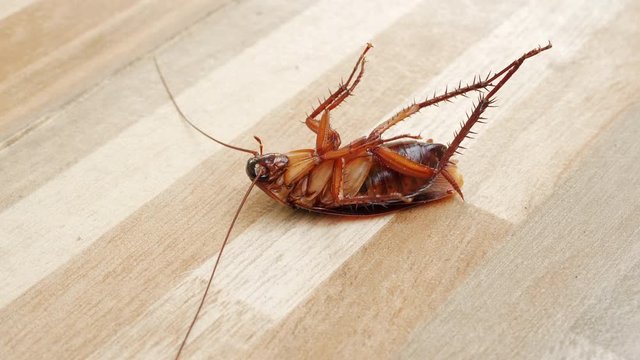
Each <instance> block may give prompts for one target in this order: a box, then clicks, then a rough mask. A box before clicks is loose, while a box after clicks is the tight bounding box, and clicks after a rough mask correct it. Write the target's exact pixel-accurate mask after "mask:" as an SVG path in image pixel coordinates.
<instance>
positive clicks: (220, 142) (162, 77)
mask: <svg viewBox="0 0 640 360" xmlns="http://www.w3.org/2000/svg"><path fill="white" fill-rule="evenodd" d="M153 62H154V63H155V64H156V70H158V75H160V80H162V85H163V86H164V89H165V90H166V91H167V94H168V95H169V98H170V99H171V102H172V103H173V106H174V107H175V108H176V110H177V111H178V114H180V116H181V117H182V119H184V121H186V122H187V124H189V125H191V127H192V128H194V129H196V130H197V131H198V132H199V133H200V134H202V135H204V136H206V137H207V138H209V139H211V140H213V141H215V142H217V143H218V144H220V145H222V146H226V147H228V148H230V149H233V150H238V151H244V152H246V153H249V154H252V155H253V156H258V152H257V151H255V150H248V149H243V148H241V147H237V146H233V145H229V144H226V143H223V142H222V141H220V140H218V139H216V138H214V137H213V136H211V135H209V134H207V133H206V132H204V131H202V130H201V129H200V128H199V127H197V126H196V125H195V124H194V123H192V122H191V120H189V118H188V117H187V116H186V115H185V114H184V113H183V112H182V110H180V107H179V106H178V103H177V102H176V99H175V98H174V97H173V94H172V93H171V90H169V85H167V80H166V79H165V78H164V75H163V74H162V71H161V70H160V65H158V59H157V58H156V57H155V56H154V57H153Z"/></svg>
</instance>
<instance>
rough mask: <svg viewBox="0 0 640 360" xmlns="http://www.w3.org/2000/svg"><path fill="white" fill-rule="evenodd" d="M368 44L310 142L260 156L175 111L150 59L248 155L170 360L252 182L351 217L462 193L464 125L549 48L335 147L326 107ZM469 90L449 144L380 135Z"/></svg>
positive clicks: (357, 70) (351, 81)
mask: <svg viewBox="0 0 640 360" xmlns="http://www.w3.org/2000/svg"><path fill="white" fill-rule="evenodd" d="M371 48H372V45H371V44H367V45H366V47H365V49H364V50H363V51H362V53H361V54H360V57H359V58H358V60H357V62H356V64H355V66H354V67H353V69H352V71H351V73H350V74H349V77H348V78H347V80H346V81H344V82H342V83H341V84H340V86H339V87H338V89H337V90H336V91H335V92H333V93H330V95H329V97H327V98H326V99H325V100H324V101H321V102H320V104H319V106H318V107H317V108H315V109H313V111H312V112H311V113H310V114H309V115H308V116H307V118H306V120H305V124H306V126H307V127H308V128H309V129H310V130H311V131H312V132H314V133H315V134H316V143H315V147H314V148H311V149H299V150H293V151H289V152H286V153H282V154H280V153H268V154H264V153H263V151H262V150H263V146H262V141H261V140H260V138H258V137H254V138H255V140H256V141H257V142H258V144H259V151H255V150H250V149H244V148H240V147H237V146H233V145H230V144H227V143H224V142H222V141H220V140H217V139H215V138H214V137H212V136H211V135H209V134H207V133H205V132H204V131H203V130H201V129H200V128H198V127H197V126H196V125H195V124H194V123H193V122H192V121H191V120H189V118H188V117H187V116H186V115H185V114H184V113H183V112H182V110H180V107H179V106H178V103H177V102H176V100H175V97H174V96H173V94H172V93H171V90H170V89H169V86H168V85H167V82H166V79H165V78H164V75H163V74H162V71H161V70H160V66H159V65H158V61H157V59H156V58H154V61H155V65H156V69H157V71H158V74H159V76H160V79H161V80H162V84H163V86H164V88H165V90H166V91H167V94H168V95H169V98H170V99H171V102H172V103H173V105H174V107H175V108H176V110H177V112H178V114H179V115H180V116H181V117H182V118H183V119H184V121H186V122H187V123H188V124H189V125H190V126H191V127H193V128H194V129H195V130H197V131H198V132H200V133H201V134H202V135H204V136H206V137H207V138H209V139H211V140H213V141H215V142H216V143H218V144H220V145H223V146H225V147H228V148H230V149H233V150H237V151H242V152H246V153H249V154H251V155H252V157H251V158H250V159H249V160H248V161H247V166H246V172H247V175H248V176H249V178H250V179H251V185H250V186H249V188H248V189H247V191H246V192H245V194H244V196H243V198H242V201H241V202H240V205H239V206H238V209H237V210H236V212H235V214H234V216H233V220H232V221H231V224H230V226H229V228H228V229H227V233H226V235H225V238H224V241H223V243H222V246H221V248H220V252H219V253H218V256H217V258H216V261H215V264H214V266H213V269H212V271H211V273H210V276H209V281H208V283H207V287H206V289H205V291H204V293H203V295H202V298H201V301H200V304H199V306H198V309H197V310H196V313H195V315H194V317H193V320H192V321H191V324H190V325H189V328H188V329H187V332H186V333H185V336H184V338H183V340H182V343H181V344H180V348H179V349H178V352H177V354H176V359H177V358H179V357H180V354H181V353H182V351H183V349H184V346H185V344H186V342H187V340H188V338H189V334H190V333H191V331H192V329H193V326H194V324H195V322H196V320H197V318H198V315H199V314H200V311H201V310H202V306H203V304H204V301H205V299H206V297H207V294H208V291H209V288H210V287H211V283H212V281H213V277H214V274H215V273H216V270H217V268H218V265H219V263H220V259H221V256H222V253H223V251H224V248H225V246H226V244H227V242H228V240H229V236H230V234H231V230H232V229H233V226H234V224H235V222H236V220H237V218H238V215H239V214H240V211H241V209H242V207H243V206H244V204H245V202H246V200H247V197H248V196H249V193H250V192H251V190H252V189H253V187H254V186H258V187H259V188H260V189H262V191H264V192H265V193H266V194H267V195H269V196H270V197H272V198H273V199H275V200H276V201H278V202H280V203H282V204H284V205H288V206H292V207H294V208H300V209H306V210H310V211H313V212H318V213H324V214H334V215H351V216H366V215H376V214H383V213H387V212H390V211H395V210H398V209H402V208H407V207H410V206H415V205H419V204H423V203H427V202H430V201H434V200H439V199H443V198H446V197H449V196H451V195H453V194H454V193H457V194H459V195H460V197H461V198H463V194H462V190H461V187H462V185H463V180H462V175H461V174H460V173H459V172H458V169H457V167H456V164H455V161H453V159H452V157H453V156H454V155H455V154H460V152H459V150H460V149H464V148H463V147H462V146H461V143H462V141H463V140H464V139H466V138H470V137H471V135H473V134H475V132H473V131H472V130H471V129H472V127H473V126H474V125H475V124H477V123H484V120H486V119H485V118H484V117H483V116H482V115H483V113H484V112H485V110H486V109H487V108H489V107H492V104H493V103H494V102H495V99H494V96H495V94H496V93H497V92H498V91H499V90H500V88H502V86H503V85H504V84H505V83H506V82H507V81H508V80H509V79H510V78H511V76H513V74H514V73H515V72H516V71H517V70H518V69H519V68H520V66H521V65H522V63H523V62H524V61H525V60H526V59H528V58H530V57H532V56H535V55H537V54H538V53H540V52H542V51H545V50H547V49H550V48H551V43H550V42H549V44H548V45H546V46H544V47H540V46H538V47H537V48H535V49H533V50H531V51H529V52H527V53H525V54H524V55H522V56H521V57H520V58H518V59H517V60H515V61H513V62H512V63H511V64H509V65H508V66H507V67H505V68H504V69H502V70H501V71H499V72H497V73H495V74H493V75H491V74H488V75H487V76H486V78H484V79H482V78H480V77H477V78H475V77H474V79H473V82H472V83H471V84H467V85H465V86H462V83H459V84H458V86H457V87H456V88H455V89H453V90H450V91H449V90H448V89H446V90H445V91H444V93H443V94H441V95H437V96H436V95H435V93H434V96H433V97H432V98H430V99H426V100H424V101H422V102H414V103H412V104H411V105H409V106H407V107H405V108H403V109H402V110H400V111H399V112H398V113H396V114H395V115H393V116H392V117H391V118H389V119H388V120H386V121H384V122H382V123H381V124H380V125H378V126H377V127H375V128H374V129H373V130H372V131H371V133H370V134H369V135H368V136H363V137H361V138H359V139H356V140H354V141H352V142H350V143H349V144H347V145H345V146H340V145H341V140H340V134H339V133H338V132H337V131H336V130H334V129H333V128H332V127H331V124H330V113H331V111H332V110H333V109H335V108H336V107H337V106H338V105H340V104H341V103H342V102H343V101H344V100H345V99H346V98H347V97H349V96H350V95H351V94H352V93H353V91H354V90H355V88H356V87H357V85H358V84H359V83H360V80H362V76H363V74H364V69H365V63H366V60H365V56H366V54H367V52H368V51H369V50H370V49H371ZM496 81H497V82H496ZM494 82H496V83H495V84H494ZM473 91H476V92H478V93H479V97H478V101H477V103H476V104H475V105H474V108H473V111H472V112H471V114H469V115H468V117H467V120H466V121H464V122H462V124H461V127H460V130H458V131H457V132H456V133H455V134H454V138H453V141H452V142H451V143H450V144H448V145H443V144H436V143H433V142H432V141H430V140H428V141H423V140H422V138H421V137H420V136H415V135H409V134H404V135H399V136H394V137H391V138H387V139H383V138H382V135H383V134H384V133H385V132H386V131H387V130H388V129H389V128H391V127H393V126H394V125H396V124H398V123H399V122H401V121H403V120H405V119H407V118H408V117H410V116H411V115H413V114H415V113H417V112H418V111H420V110H421V109H423V108H425V107H428V106H431V105H436V104H438V103H440V102H443V101H451V99H453V98H455V97H457V96H465V97H466V96H467V93H469V92H473ZM318 117H320V118H319V119H318Z"/></svg>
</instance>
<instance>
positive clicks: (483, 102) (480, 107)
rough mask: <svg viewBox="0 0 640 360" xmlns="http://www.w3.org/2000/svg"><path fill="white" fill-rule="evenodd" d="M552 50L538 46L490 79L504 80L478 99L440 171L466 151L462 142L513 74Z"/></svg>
mask: <svg viewBox="0 0 640 360" xmlns="http://www.w3.org/2000/svg"><path fill="white" fill-rule="evenodd" d="M550 48H551V43H549V44H548V45H547V46H544V47H540V46H538V47H537V48H535V49H533V50H531V51H529V52H527V53H525V54H524V55H522V56H521V57H520V58H518V59H517V60H515V61H514V62H512V63H511V64H510V65H509V66H507V67H505V68H504V69H502V70H501V71H499V72H498V73H496V74H495V75H494V76H493V77H492V78H491V79H490V80H491V81H494V80H496V79H497V78H499V77H502V79H500V81H499V82H498V83H497V84H496V85H495V86H493V87H492V88H491V90H490V91H489V92H488V93H487V94H486V95H484V94H482V95H480V98H479V99H478V104H477V105H476V106H475V107H474V109H473V112H472V113H471V115H469V117H468V118H467V121H465V122H464V123H463V124H462V126H461V128H460V131H458V132H457V133H455V135H454V138H453V141H452V142H451V144H449V146H448V147H447V150H446V151H445V153H444V155H443V156H442V159H441V160H440V165H439V166H438V171H442V170H443V169H445V168H446V166H447V165H449V163H450V162H449V159H451V157H452V156H453V155H454V154H455V153H459V152H458V149H464V148H463V147H462V146H461V145H460V144H461V143H462V141H463V140H464V139H466V138H467V137H470V136H469V135H470V134H475V133H474V132H473V131H471V128H473V126H474V125H475V124H476V123H481V124H482V123H483V121H484V120H485V118H483V117H482V114H483V113H484V112H485V110H487V108H489V107H491V104H493V103H494V102H495V99H494V98H493V97H494V96H495V95H496V94H497V93H498V91H499V90H500V89H501V88H502V86H504V84H506V83H507V81H509V79H510V78H511V77H512V76H513V74H515V73H516V71H518V69H519V68H520V66H521V65H522V64H523V63H524V61H525V60H526V59H528V58H530V57H532V56H535V55H537V54H539V53H541V52H543V51H545V50H548V49H550Z"/></svg>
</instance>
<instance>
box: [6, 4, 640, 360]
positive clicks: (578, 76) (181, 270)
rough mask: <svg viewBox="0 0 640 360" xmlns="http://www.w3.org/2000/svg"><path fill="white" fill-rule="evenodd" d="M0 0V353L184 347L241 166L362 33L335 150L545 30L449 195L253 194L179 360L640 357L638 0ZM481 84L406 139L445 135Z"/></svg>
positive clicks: (330, 77)
mask: <svg viewBox="0 0 640 360" xmlns="http://www.w3.org/2000/svg"><path fill="white" fill-rule="evenodd" d="M397 3H398V4H397V5H394V6H389V5H388V4H389V2H386V1H381V0H354V1H348V2H347V1H344V2H341V1H336V0H320V1H311V0H302V1H295V2H293V1H284V0H275V1H269V2H264V1H260V0H239V1H231V0H213V1H204V0H186V1H183V2H181V5H180V6H178V7H176V2H174V1H169V0H156V1H149V0H133V1H132V0H102V1H98V0H92V1H82V2H79V1H68V0H4V1H2V2H1V3H0V54H2V55H1V61H0V289H1V290H0V357H2V358H5V359H31V358H33V359H35V358H38V359H41V358H56V359H62V358H65V359H85V358H90V359H115V358H149V359H155V358H171V357H173V356H174V355H175V352H176V350H177V348H178V346H179V344H180V341H181V340H182V336H183V335H184V333H185V331H186V329H187V327H188V324H189V322H190V320H191V317H192V316H193V313H194V311H195V309H196V307H197V303H198V301H199V298H200V296H201V294H202V292H203V290H204V287H205V282H206V279H207V277H208V275H209V271H210V268H211V266H212V264H213V259H214V258H215V256H216V255H217V253H218V251H219V248H220V245H221V242H222V240H223V238H224V233H225V231H226V229H227V227H228V224H229V222H230V221H231V217H232V215H233V212H234V210H235V208H236V207H237V205H238V203H239V201H240V199H241V197H242V193H243V192H244V191H245V189H246V188H247V187H248V185H249V181H248V179H247V177H246V175H245V173H244V166H245V162H246V160H247V156H246V154H243V153H237V152H233V151H230V150H229V149H226V148H223V147H221V146H218V145H216V144H214V143H212V142H211V141H208V140H207V139H205V138H203V137H202V136H200V135H199V134H197V133H195V132H194V131H193V130H192V129H190V128H189V127H187V126H186V125H185V123H184V122H183V121H181V120H180V118H179V117H178V115H177V114H176V112H175V110H174V109H173V108H172V107H171V105H170V103H169V101H168V98H167V95H166V93H165V91H164V89H163V88H162V85H161V83H160V80H159V77H158V74H157V73H156V70H155V67H154V65H153V56H154V55H155V56H157V58H158V61H159V63H160V64H161V66H162V68H163V71H164V74H165V76H166V78H167V81H168V82H169V84H170V87H171V88H172V90H173V91H174V93H175V94H176V95H177V100H178V102H179V103H180V104H181V107H182V109H183V110H184V111H185V112H186V113H187V114H189V115H190V116H191V118H192V119H193V120H194V121H195V122H196V123H198V124H199V125H200V126H201V127H202V128H204V129H206V131H208V132H210V133H212V134H215V136H217V137H219V138H220V139H223V140H226V141H229V142H230V143H233V144H236V145H238V146H243V147H252V148H254V147H256V146H257V145H256V144H255V141H254V140H253V138H252V137H253V135H259V136H260V137H261V138H262V139H263V141H264V143H265V150H266V151H268V152H284V151H287V150H290V149H296V148H307V147H311V146H313V144H314V138H313V136H312V135H313V134H312V133H311V132H310V131H309V130H308V129H306V127H305V126H304V124H302V123H301V121H302V120H303V119H304V116H305V113H306V112H309V111H310V110H311V108H312V107H313V106H314V105H315V103H316V99H317V98H319V97H324V96H326V95H327V94H328V91H329V90H328V89H335V88H336V86H337V84H338V82H339V81H340V79H341V77H346V76H347V75H348V72H349V71H350V69H351V66H352V64H353V63H354V61H355V59H356V57H357V55H358V54H359V52H360V51H361V50H362V48H363V46H364V44H365V43H366V42H371V43H373V44H374V46H375V48H374V49H373V50H372V51H371V53H370V56H369V58H368V60H369V62H368V65H367V66H368V68H367V73H366V74H365V78H364V80H363V82H362V84H361V85H360V87H359V88H358V89H357V94H356V96H354V97H353V98H351V99H350V100H349V101H348V103H347V104H346V105H344V106H341V107H340V108H339V109H337V110H336V111H335V112H334V113H333V124H334V126H335V127H336V128H337V129H338V130H339V131H340V132H341V135H342V138H343V141H344V142H347V141H349V140H350V139H352V138H354V137H356V136H359V135H362V134H364V133H366V132H367V130H369V129H370V128H372V127H373V126H375V125H376V124H377V123H378V122H380V121H382V120H384V119H385V118H386V117H387V116H389V115H390V114H392V113H394V111H396V110H398V108H399V107H401V106H403V105H406V104H407V103H409V102H410V101H412V100H413V99H421V98H424V97H425V96H427V95H431V94H432V93H433V92H434V91H436V92H442V91H444V89H445V86H449V88H451V86H455V85H457V84H458V81H460V80H462V82H463V83H464V82H469V81H471V80H472V79H473V77H474V75H478V74H482V75H485V74H486V73H487V72H488V71H489V70H498V69H500V68H501V67H503V66H505V65H506V64H508V63H509V62H510V61H512V60H513V59H515V58H516V57H518V56H520V55H521V54H522V53H524V52H525V51H527V50H529V49H531V48H534V47H535V46H537V45H538V44H541V45H544V44H546V43H547V41H548V40H550V41H551V42H552V43H553V45H554V47H553V49H551V50H550V51H548V52H545V53H543V54H541V55H539V56H537V57H535V58H533V59H531V60H530V61H527V62H525V64H524V65H523V66H522V68H521V70H519V71H518V73H517V74H516V75H515V76H514V77H513V78H512V80H511V81H510V82H509V83H508V84H507V85H506V87H505V88H504V90H503V91H501V92H500V94H499V102H498V105H499V107H497V108H495V109H490V110H489V111H488V113H487V115H488V117H489V121H488V124H487V125H483V126H481V127H479V128H478V132H479V134H478V136H477V139H476V140H473V141H469V142H468V143H466V146H467V147H468V148H469V150H467V151H465V154H464V155H463V156H461V157H459V166H460V168H461V170H462V172H463V174H464V175H465V186H464V192H465V200H466V201H464V202H463V201H461V200H460V199H459V198H456V199H452V200H447V201H442V202H439V203H436V204H433V205H429V206H422V207H418V208H414V209H412V210H409V211H404V212H399V213H395V214H392V215H387V216H383V217H377V218H370V219H362V220H353V219H343V218H336V217H323V216H318V215H313V214H309V213H305V212H300V211H294V210H291V209H288V208H285V207H283V206H281V205H278V204H277V203H275V202H274V201H272V200H271V199H270V198H269V197H268V196H266V195H265V194H263V193H261V192H259V191H255V192H254V193H252V194H251V195H250V197H249V200H248V204H247V206H246V208H245V210H244V211H243V212H242V214H241V215H240V220H239V222H238V224H237V225H236V228H235V229H234V233H233V235H232V238H231V241H230V244H229V246H228V248H227V251H226V252H225V256H223V258H222V263H221V267H220V269H219V273H218V274H217V275H216V279H215V282H214V286H213V288H212V292H211V293H210V296H209V297H208V299H207V302H206V304H205V307H204V310H203V313H202V314H201V317H200V319H199V321H198V323H197V324H196V327H195V329H194V333H193V334H192V338H191V339H190V341H189V342H188V343H187V347H186V349H185V353H184V355H185V357H186V358H194V359H200V358H216V359H236V358H254V359H264V358H268V359H282V358H310V359H311V358H312V359H316V358H321V359H322V358H339V359H353V358H360V359H364V358H383V359H384V358H411V359H424V358H441V359H478V358H501V359H510V358H522V359H539V358H549V359H585V358H598V359H601V358H602V359H637V358H640V300H639V299H640V282H639V281H638V279H639V278H640V161H638V160H639V159H640V141H638V138H639V137H640V95H639V94H640V71H639V70H640V51H639V50H640V23H639V22H638V21H637V20H638V18H639V17H640V3H638V2H637V1H632V0H613V1H606V2H605V1H595V2H591V3H589V4H583V3H581V4H579V3H578V2H577V1H566V2H556V1H542V2H540V1H529V2H528V1H511V2H508V3H502V4H496V3H495V2H493V1H488V0H479V1H474V2H469V1H450V2H441V1H421V0H407V1H402V2H397ZM472 101H473V98H472V99H463V98H461V99H458V100H457V101H456V102H455V103H453V104H446V105H443V106H440V107H438V108H436V107H434V108H429V109H427V110H425V111H422V112H421V113H420V114H419V115H417V116H415V117H414V118H412V119H411V120H410V121H407V122H406V123H404V124H402V125H401V126H398V128H397V129H395V132H394V133H395V134H400V133H406V132H410V133H416V134H417V133H421V134H422V135H423V136H424V137H425V138H428V137H432V138H434V139H435V140H436V141H438V142H444V143H446V142H447V141H450V140H451V139H452V134H453V131H454V130H455V129H456V128H457V126H458V123H459V121H461V120H463V119H464V118H465V111H469V110H470V109H471V106H472Z"/></svg>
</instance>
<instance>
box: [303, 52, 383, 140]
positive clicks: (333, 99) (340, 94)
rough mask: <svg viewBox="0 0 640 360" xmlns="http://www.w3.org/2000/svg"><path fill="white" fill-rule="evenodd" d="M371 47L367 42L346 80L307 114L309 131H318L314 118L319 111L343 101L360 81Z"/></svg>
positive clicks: (318, 124) (331, 107)
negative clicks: (356, 74) (366, 56)
mask: <svg viewBox="0 0 640 360" xmlns="http://www.w3.org/2000/svg"><path fill="white" fill-rule="evenodd" d="M372 47H373V45H371V44H369V43H367V46H366V47H365V48H364V50H363V51H362V54H360V57H359V58H358V61H356V64H355V65H354V67H353V70H351V74H350V75H349V77H348V78H347V81H346V82H344V83H342V84H340V86H339V87H338V90H336V91H335V92H334V93H332V94H331V95H329V97H328V98H326V99H325V100H324V101H323V102H322V103H320V105H319V106H318V107H317V108H315V109H314V110H313V111H312V112H311V114H310V115H309V116H307V119H306V120H305V123H306V124H307V127H308V128H309V129H310V130H311V131H313V132H314V133H318V127H319V126H320V121H318V120H316V117H317V116H318V115H319V114H320V113H322V112H323V111H324V110H325V109H327V108H329V110H331V109H334V108H335V107H336V106H338V105H339V104H340V103H341V102H343V101H344V99H346V98H347V96H349V95H350V94H351V93H352V92H353V90H354V89H355V87H356V86H357V85H358V83H360V79H361V78H362V75H363V74H364V63H365V55H366V53H367V52H368V51H369V50H370V49H371V48H372ZM358 68H360V71H359V72H358V76H356V79H355V81H354V83H353V84H351V80H353V77H354V75H355V73H356V71H357V70H358ZM345 91H346V93H345Z"/></svg>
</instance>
